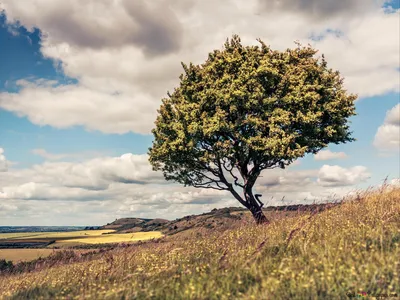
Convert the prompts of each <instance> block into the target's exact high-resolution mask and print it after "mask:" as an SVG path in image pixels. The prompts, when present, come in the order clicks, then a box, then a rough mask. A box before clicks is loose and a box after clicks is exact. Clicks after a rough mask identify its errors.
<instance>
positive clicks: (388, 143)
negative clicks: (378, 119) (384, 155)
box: [373, 104, 400, 151]
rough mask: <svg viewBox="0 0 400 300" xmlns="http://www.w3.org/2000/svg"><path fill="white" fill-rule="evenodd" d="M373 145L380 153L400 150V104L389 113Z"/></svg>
mask: <svg viewBox="0 0 400 300" xmlns="http://www.w3.org/2000/svg"><path fill="white" fill-rule="evenodd" d="M373 144H374V146H375V147H376V148H377V149H378V150H380V151H399V150H400V104H397V105H396V106H395V107H393V108H392V109H391V110H389V111H388V112H387V114H386V118H385V120H384V122H383V124H382V125H381V126H379V128H378V130H377V132H376V134H375V139H374V142H373Z"/></svg>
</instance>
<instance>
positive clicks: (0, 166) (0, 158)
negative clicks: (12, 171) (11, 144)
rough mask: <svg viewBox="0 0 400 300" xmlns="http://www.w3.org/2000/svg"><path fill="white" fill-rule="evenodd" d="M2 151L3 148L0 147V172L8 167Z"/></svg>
mask: <svg viewBox="0 0 400 300" xmlns="http://www.w3.org/2000/svg"><path fill="white" fill-rule="evenodd" d="M3 153H4V149H3V148H0V172H5V171H7V169H8V163H7V160H6V157H5V156H4V154H3Z"/></svg>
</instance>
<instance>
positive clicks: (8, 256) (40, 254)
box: [0, 249, 92, 264]
mask: <svg viewBox="0 0 400 300" xmlns="http://www.w3.org/2000/svg"><path fill="white" fill-rule="evenodd" d="M57 251H62V250H58V249H0V260H2V259H5V260H7V261H12V262H13V263H14V264H15V263H18V262H26V261H32V260H35V259H38V258H45V257H48V256H50V255H54V254H56V252H57ZM90 251H92V250H74V252H76V253H85V252H90Z"/></svg>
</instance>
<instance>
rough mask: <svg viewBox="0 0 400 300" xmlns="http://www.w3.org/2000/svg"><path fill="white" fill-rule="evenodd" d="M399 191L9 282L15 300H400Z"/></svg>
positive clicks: (5, 283)
mask: <svg viewBox="0 0 400 300" xmlns="http://www.w3.org/2000/svg"><path fill="white" fill-rule="evenodd" d="M399 243H400V189H399V188H396V189H388V188H386V189H381V190H376V191H368V192H365V193H363V194H360V195H359V197H355V198H354V199H349V200H348V201H346V202H345V203H343V204H341V205H339V206H336V207H334V208H332V209H329V210H325V211H323V212H321V213H318V214H305V215H300V216H297V217H290V218H282V219H278V220H275V221H273V222H272V223H271V224H270V225H269V226H255V225H249V224H247V225H243V226H241V227H240V228H235V229H232V230H225V231H214V232H212V231H210V230H208V231H203V230H200V229H199V230H197V231H193V232H192V233H191V234H185V235H179V234H177V235H175V236H169V237H164V238H162V239H161V240H159V241H158V242H145V243H142V244H139V245H135V246H130V247H125V248H118V249H114V250H111V251H109V252H106V253H103V254H101V255H97V256H96V255H95V256H94V257H91V259H81V260H78V261H76V260H74V261H73V262H69V261H65V262H64V264H62V265H54V266H52V265H50V264H49V265H46V264H42V265H41V266H40V267H38V268H37V270H36V271H35V272H31V273H27V272H25V273H20V274H12V275H3V277H2V278H1V280H0V298H10V299H347V298H348V295H349V294H352V295H357V293H361V292H365V293H366V294H367V295H369V296H377V295H379V294H395V293H397V295H400V279H399V278H400V276H399V273H400V262H399V257H400V246H399Z"/></svg>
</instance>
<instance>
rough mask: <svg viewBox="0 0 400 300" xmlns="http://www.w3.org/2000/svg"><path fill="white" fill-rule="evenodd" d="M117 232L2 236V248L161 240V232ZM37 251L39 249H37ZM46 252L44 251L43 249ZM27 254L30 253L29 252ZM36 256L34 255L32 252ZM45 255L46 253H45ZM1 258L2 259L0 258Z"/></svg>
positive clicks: (34, 233) (88, 231)
mask: <svg viewBox="0 0 400 300" xmlns="http://www.w3.org/2000/svg"><path fill="white" fill-rule="evenodd" d="M113 232H115V230H109V229H107V230H83V231H71V232H32V233H3V234H0V247H2V248H31V247H36V248H69V247H73V246H79V245H83V244H91V245H93V244H111V243H122V242H125V243H130V242H136V241H139V240H147V239H152V238H159V237H161V236H162V233H161V232H159V231H150V232H137V233H113ZM36 250H37V249H36ZM43 250H44V249H43ZM50 251H51V250H50ZM27 253H30V252H29V251H28V252H27ZM31 253H32V255H33V256H34V255H35V254H34V253H37V252H34V251H33V252H31ZM43 253H46V251H44V252H43ZM0 258H1V257H0Z"/></svg>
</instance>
